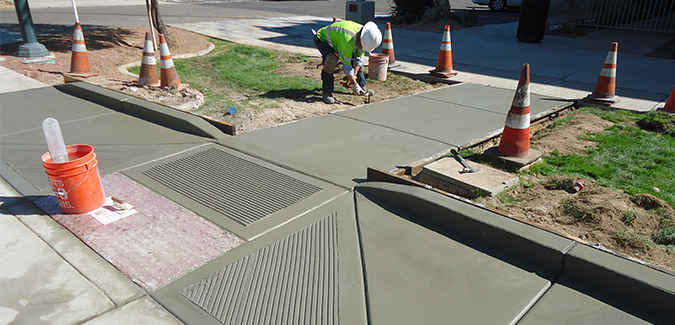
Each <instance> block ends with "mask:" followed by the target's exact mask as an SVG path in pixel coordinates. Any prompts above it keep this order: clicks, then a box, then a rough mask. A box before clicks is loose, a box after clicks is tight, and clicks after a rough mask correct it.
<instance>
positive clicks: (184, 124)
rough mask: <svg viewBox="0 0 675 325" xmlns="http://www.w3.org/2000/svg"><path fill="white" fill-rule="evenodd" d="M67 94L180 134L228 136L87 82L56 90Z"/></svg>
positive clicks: (183, 114) (190, 116)
mask: <svg viewBox="0 0 675 325" xmlns="http://www.w3.org/2000/svg"><path fill="white" fill-rule="evenodd" d="M55 88H56V89H57V90H59V91H61V92H64V93H66V94H69V95H72V96H75V97H78V98H81V99H84V100H87V101H91V102H94V103H97V104H99V105H102V106H105V107H108V108H110V109H112V110H115V111H118V112H121V113H124V114H128V115H131V116H135V117H138V118H140V119H143V120H146V121H148V122H152V123H155V124H158V125H161V126H164V127H167V128H170V129H173V130H176V131H180V132H185V133H189V134H193V135H197V136H201V137H206V138H211V139H216V140H217V139H221V138H223V137H226V136H227V135H226V134H225V133H223V132H222V131H220V130H219V129H218V128H216V127H215V126H213V125H212V124H211V123H209V122H208V121H206V120H204V119H203V118H201V117H199V116H197V115H194V114H190V113H187V112H183V111H180V110H178V109H174V108H171V107H168V106H164V105H160V104H156V103H153V102H149V101H146V100H143V99H139V98H136V97H133V96H130V95H125V94H122V93H118V92H115V91H112V90H109V89H105V88H102V87H99V86H96V85H92V84H89V83H86V82H73V83H68V84H63V85H58V86H55Z"/></svg>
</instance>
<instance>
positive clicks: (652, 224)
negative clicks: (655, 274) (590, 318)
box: [476, 112, 675, 271]
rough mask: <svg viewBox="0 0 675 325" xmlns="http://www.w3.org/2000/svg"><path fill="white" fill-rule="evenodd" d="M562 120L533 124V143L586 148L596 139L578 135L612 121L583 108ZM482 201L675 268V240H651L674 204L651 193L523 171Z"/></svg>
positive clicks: (546, 148) (547, 149) (563, 149)
mask: <svg viewBox="0 0 675 325" xmlns="http://www.w3.org/2000/svg"><path fill="white" fill-rule="evenodd" d="M561 120H566V122H564V123H559V122H555V121H552V122H550V123H545V124H544V125H543V126H537V127H533V129H538V131H536V132H533V133H534V134H533V135H532V140H531V147H532V148H535V149H537V150H539V151H542V152H543V153H544V154H550V153H551V152H553V151H557V152H559V153H560V154H571V153H580V154H583V152H584V149H585V148H588V147H594V146H595V143H594V142H591V141H585V140H579V139H578V137H579V136H580V135H584V134H586V133H588V132H599V131H602V130H604V129H606V128H608V127H611V126H612V125H613V123H612V122H609V121H606V120H603V119H602V118H600V117H598V116H596V115H594V114H589V113H583V112H575V113H573V114H571V113H568V114H565V115H563V116H561V117H558V119H556V121H561ZM554 125H555V127H553V126H554ZM531 131H532V129H531ZM496 144H498V139H497V140H496V141H493V142H492V143H490V144H484V145H483V146H482V147H477V148H476V151H481V150H482V149H483V148H487V147H489V146H491V145H496ZM576 182H581V183H582V184H583V189H582V190H581V191H579V192H576V193H575V192H574V191H572V190H571V187H572V185H574V184H575V183H576ZM478 202H480V203H482V204H485V205H486V206H487V207H488V208H490V209H493V210H495V211H498V212H501V213H503V214H506V215H509V216H511V217H513V218H516V219H520V220H523V221H526V222H529V223H533V224H535V225H538V226H540V227H543V228H546V229H550V230H553V231H555V232H558V233H560V234H563V235H565V236H567V237H569V238H572V239H575V240H578V241H580V242H584V243H587V244H591V245H600V246H603V247H606V248H609V249H611V250H613V251H615V252H618V253H621V254H624V255H626V256H629V257H632V258H637V259H640V260H643V261H646V262H647V263H649V264H652V265H655V266H658V267H662V268H665V269H669V270H671V271H675V246H672V245H670V246H664V245H656V244H654V242H653V240H652V238H653V237H654V235H655V234H657V232H658V231H659V229H661V226H662V224H663V223H664V222H668V220H671V221H670V222H672V218H673V216H675V210H674V209H673V208H672V207H670V206H669V205H668V204H667V203H666V202H664V201H662V200H660V199H658V198H656V197H654V196H652V195H649V194H640V195H637V196H635V197H631V196H630V195H628V194H625V193H623V192H622V191H620V190H616V189H611V188H606V187H603V186H600V185H598V184H596V183H595V182H593V181H589V180H585V179H578V178H573V177H559V176H558V177H546V176H542V175H522V176H521V181H520V184H518V185H517V186H515V187H514V188H513V189H511V190H510V191H508V192H507V193H505V194H503V195H502V196H499V197H490V198H481V199H479V200H478ZM664 220H665V221H664Z"/></svg>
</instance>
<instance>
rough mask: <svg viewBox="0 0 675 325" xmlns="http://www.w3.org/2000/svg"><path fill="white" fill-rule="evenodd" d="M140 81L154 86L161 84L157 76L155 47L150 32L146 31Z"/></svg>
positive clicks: (142, 83)
mask: <svg viewBox="0 0 675 325" xmlns="http://www.w3.org/2000/svg"><path fill="white" fill-rule="evenodd" d="M138 83H139V84H141V85H148V86H154V87H157V86H159V85H160V82H159V78H157V59H156V58H155V49H154V47H153V45H152V35H151V34H150V33H145V46H144V47H143V61H142V62H141V73H140V74H139V75H138Z"/></svg>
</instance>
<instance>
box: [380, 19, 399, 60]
mask: <svg viewBox="0 0 675 325" xmlns="http://www.w3.org/2000/svg"><path fill="white" fill-rule="evenodd" d="M382 54H389V68H391V67H395V66H398V64H396V58H395V56H394V39H393V38H392V36H391V24H390V23H387V27H386V28H385V30H384V39H383V40H382Z"/></svg>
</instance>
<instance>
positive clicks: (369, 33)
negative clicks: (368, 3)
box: [361, 21, 382, 52]
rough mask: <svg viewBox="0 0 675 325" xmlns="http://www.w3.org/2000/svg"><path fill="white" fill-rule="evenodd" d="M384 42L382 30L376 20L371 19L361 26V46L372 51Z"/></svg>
mask: <svg viewBox="0 0 675 325" xmlns="http://www.w3.org/2000/svg"><path fill="white" fill-rule="evenodd" d="M380 43H382V32H380V29H379V28H377V25H375V23H374V22H372V21H369V22H367V23H366V24H365V25H363V28H361V46H362V47H363V49H364V50H365V51H366V52H371V51H372V50H374V49H375V48H376V47H378V46H380Z"/></svg>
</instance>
